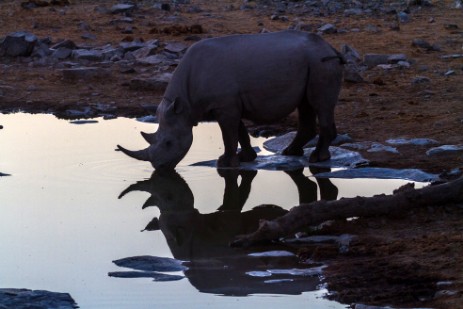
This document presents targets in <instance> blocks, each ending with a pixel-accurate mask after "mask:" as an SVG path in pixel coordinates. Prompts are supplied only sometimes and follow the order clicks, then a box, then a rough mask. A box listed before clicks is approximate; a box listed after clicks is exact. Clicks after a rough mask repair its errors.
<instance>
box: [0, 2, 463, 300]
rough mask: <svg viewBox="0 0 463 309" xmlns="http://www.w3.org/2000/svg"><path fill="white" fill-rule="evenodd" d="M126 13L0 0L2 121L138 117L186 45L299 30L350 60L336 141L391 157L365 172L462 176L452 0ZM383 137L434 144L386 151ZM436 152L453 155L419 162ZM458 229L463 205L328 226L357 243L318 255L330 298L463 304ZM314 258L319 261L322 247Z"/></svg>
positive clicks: (172, 6)
mask: <svg viewBox="0 0 463 309" xmlns="http://www.w3.org/2000/svg"><path fill="white" fill-rule="evenodd" d="M134 2H136V3H133V4H125V5H116V4H118V2H116V1H109V0H108V1H90V0H74V1H66V0H54V1H32V0H29V1H8V0H6V1H2V2H1V3H0V38H2V37H3V38H4V39H3V42H2V40H1V39H0V42H2V43H0V111H1V112H12V111H18V110H23V111H28V112H52V113H55V114H56V115H57V116H59V117H65V118H88V117H94V116H99V115H101V116H105V117H108V118H109V117H114V116H142V115H146V114H149V113H151V112H152V111H153V110H155V108H156V105H157V104H158V102H159V101H160V98H161V97H162V94H163V90H164V88H165V86H166V85H167V82H168V80H169V78H170V76H171V73H172V71H173V70H174V69H175V66H176V65H177V63H178V61H180V59H181V57H182V55H183V54H184V52H185V50H186V49H187V48H188V46H190V45H191V44H193V43H194V42H195V41H198V40H201V39H204V38H208V37H217V36H223V35H228V34H237V33H256V32H263V31H277V30H282V29H288V28H291V29H299V30H303V31H312V32H318V33H320V34H321V35H322V36H323V37H324V38H325V39H326V40H327V41H329V42H330V43H331V44H332V45H333V46H334V47H336V48H337V49H338V50H340V51H343V52H344V54H345V56H346V58H347V60H348V61H349V63H348V65H346V74H345V83H344V85H343V90H342V93H341V96H340V100H339V104H338V107H337V110H336V121H337V126H338V131H339V132H340V133H347V134H349V136H350V137H352V139H353V140H354V141H357V142H365V141H370V142H378V143H381V144H383V145H387V146H392V147H395V148H396V150H397V151H394V152H387V151H386V152H385V151H381V152H375V151H374V149H372V147H366V148H365V149H363V150H361V151H362V154H363V155H364V157H366V158H368V159H369V160H370V161H371V162H372V163H371V164H372V165H373V166H384V167H396V168H404V167H406V168H421V169H423V170H426V171H428V172H433V173H438V174H442V176H443V177H447V178H452V177H457V176H458V175H459V174H460V173H461V170H462V169H463V154H462V150H461V146H462V145H463V138H462V132H463V102H462V98H463V87H462V82H463V78H462V75H463V49H462V48H463V23H462V20H463V8H461V6H462V5H461V1H454V0H451V1H450V0H448V1H444V0H442V1H437V0H436V1H425V0H422V1H399V0H397V1H387V0H383V1H353V0H352V1H336V0H331V1H315V0H314V1H271V0H267V1H241V0H221V1H205V0H197V1H194V0H191V1H188V0H182V1H181V0H177V1H148V0H146V1H134ZM18 31H24V32H26V33H19V34H18V33H17V32H18ZM13 33H16V34H15V35H11V34H13ZM293 124H294V117H293V116H292V117H289V118H288V119H286V121H285V122H284V125H280V126H277V127H275V126H273V127H262V126H255V125H253V124H249V125H250V128H252V129H253V130H252V131H253V132H254V133H255V134H261V133H262V132H268V130H269V129H271V130H273V131H274V132H285V131H289V130H290V129H291V125H293ZM0 125H1V123H0ZM0 128H1V127H0ZM393 138H394V139H396V138H406V139H411V138H430V139H434V140H435V141H437V142H436V144H433V145H418V144H399V145H397V144H394V143H388V142H387V141H388V140H389V139H393ZM442 145H454V148H453V150H452V151H443V152H442V151H440V152H437V154H436V152H431V153H430V152H429V150H430V149H431V148H433V147H439V146H442ZM427 152H428V154H427ZM460 206H461V205H460ZM461 223H462V220H461V207H459V206H458V205H450V206H442V205H436V207H434V208H432V209H424V210H419V211H415V212H413V213H405V214H401V215H400V216H397V215H396V216H391V217H387V218H384V217H381V218H373V219H372V218H368V219H359V220H355V221H349V222H339V223H338V224H336V225H331V227H333V226H336V229H334V228H331V229H334V230H332V231H330V232H333V233H334V232H338V233H350V234H356V235H361V236H360V237H358V238H357V240H356V241H355V242H354V244H353V246H352V249H351V250H350V252H349V253H348V254H339V255H338V254H336V255H335V256H332V255H330V256H329V258H330V259H331V260H332V263H331V267H330V268H329V270H328V275H327V282H328V285H329V286H330V288H331V289H332V290H333V291H335V293H333V295H332V297H334V298H338V299H340V300H342V301H344V302H357V303H368V304H377V305H385V304H389V305H393V306H421V307H424V306H433V307H439V308H457V307H462V306H463V300H462V298H461V291H462V285H461V283H462V278H463V274H462V273H461V267H460V265H462V262H463V258H462V257H463V254H462V253H463V252H462V251H463V239H462V237H461V226H462V224H461ZM327 232H328V231H327ZM328 251H329V250H328ZM319 252H320V256H325V257H326V254H325V253H326V252H325V251H324V250H323V248H321V249H320V250H319ZM437 283H439V284H437ZM439 290H446V291H450V292H439V293H437V294H436V291H439Z"/></svg>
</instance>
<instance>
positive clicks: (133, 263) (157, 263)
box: [113, 255, 188, 272]
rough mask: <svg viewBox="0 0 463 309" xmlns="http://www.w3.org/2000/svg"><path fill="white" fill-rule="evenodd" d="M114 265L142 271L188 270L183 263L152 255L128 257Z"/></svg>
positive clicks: (116, 261) (115, 262)
mask: <svg viewBox="0 0 463 309" xmlns="http://www.w3.org/2000/svg"><path fill="white" fill-rule="evenodd" d="M113 263H114V264H116V265H117V266H120V267H125V268H132V269H136V270H141V271H162V272H173V271H183V270H187V269H188V268H187V267H185V266H183V265H182V261H179V260H176V259H172V258H167V257H157V256H150V255H143V256H132V257H127V258H123V259H119V260H115V261H113Z"/></svg>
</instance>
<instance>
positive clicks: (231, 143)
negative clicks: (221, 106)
mask: <svg viewBox="0 0 463 309" xmlns="http://www.w3.org/2000/svg"><path fill="white" fill-rule="evenodd" d="M227 116H229V115H223V116H221V117H217V121H218V123H219V126H220V130H221V131H222V139H223V144H224V148H225V152H224V154H223V155H221V156H220V157H219V159H218V160H217V167H238V166H239V165H240V160H239V157H238V155H237V154H236V150H237V149H238V132H239V123H240V120H239V119H238V120H234V119H233V117H231V116H229V117H227Z"/></svg>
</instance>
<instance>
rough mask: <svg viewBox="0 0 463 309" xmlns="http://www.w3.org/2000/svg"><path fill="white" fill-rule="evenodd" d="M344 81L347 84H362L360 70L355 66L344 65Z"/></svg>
mask: <svg viewBox="0 0 463 309" xmlns="http://www.w3.org/2000/svg"><path fill="white" fill-rule="evenodd" d="M344 81H346V82H349V83H354V84H358V83H363V82H364V81H365V80H364V79H363V77H362V75H361V74H360V70H359V69H358V67H357V66H355V65H346V66H345V67H344Z"/></svg>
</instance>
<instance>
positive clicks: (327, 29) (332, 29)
mask: <svg viewBox="0 0 463 309" xmlns="http://www.w3.org/2000/svg"><path fill="white" fill-rule="evenodd" d="M317 30H318V32H319V33H322V34H332V33H336V32H338V30H337V29H336V26H335V25H333V24H324V25H323V26H321V27H320V28H318V29H317Z"/></svg>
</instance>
